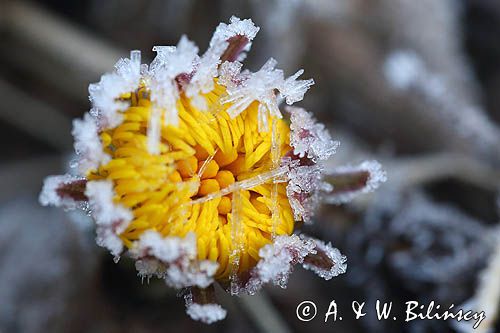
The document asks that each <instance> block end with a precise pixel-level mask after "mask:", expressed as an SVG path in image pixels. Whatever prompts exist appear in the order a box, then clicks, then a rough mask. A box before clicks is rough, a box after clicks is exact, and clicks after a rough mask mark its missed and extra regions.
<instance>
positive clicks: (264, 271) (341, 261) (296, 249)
mask: <svg viewBox="0 0 500 333" xmlns="http://www.w3.org/2000/svg"><path fill="white" fill-rule="evenodd" d="M318 252H321V257H322V258H321V259H322V260H321V259H317V256H315V255H317V254H318ZM259 256H260V258H261V259H260V260H259V262H258V263H257V266H255V267H254V268H253V269H252V271H251V272H250V279H249V280H248V281H247V282H246V284H245V286H244V287H243V289H242V291H244V292H246V293H248V294H251V295H253V294H255V293H256V292H257V291H258V290H259V289H260V288H262V286H263V285H264V284H266V283H273V284H275V285H277V286H280V287H281V288H286V285H287V282H288V278H289V276H290V274H291V273H292V270H293V267H294V266H295V265H297V264H302V266H303V267H304V268H305V269H308V270H311V271H313V272H314V273H316V274H317V275H319V276H320V277H322V278H324V279H325V280H329V279H331V278H332V277H335V276H338V275H339V274H343V273H345V272H346V269H347V265H346V264H345V262H346V257H345V256H343V255H341V254H340V252H339V250H338V249H336V248H333V247H332V246H331V245H330V244H324V243H323V242H321V241H319V240H317V239H314V238H310V237H305V236H303V235H301V236H297V235H291V236H287V235H281V236H278V237H276V238H275V239H274V242H273V243H272V244H268V245H266V246H264V247H262V248H261V249H260V250H259ZM310 256H315V257H314V258H315V259H313V260H308V258H309V257H310ZM320 261H321V262H320Z"/></svg>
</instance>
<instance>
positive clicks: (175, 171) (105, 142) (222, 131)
mask: <svg viewBox="0 0 500 333" xmlns="http://www.w3.org/2000/svg"><path fill="white" fill-rule="evenodd" d="M258 30H259V28H257V27H256V26H255V25H254V24H253V23H252V21H251V20H240V19H238V18H235V17H233V18H231V22H230V24H224V23H221V24H220V25H219V26H218V27H217V30H216V31H215V33H214V36H213V38H212V40H211V41H210V45H209V48H208V50H207V51H206V52H205V53H204V54H203V55H202V56H198V48H197V47H196V46H195V45H194V43H192V42H191V41H189V40H188V39H187V38H186V37H184V36H183V37H182V38H181V39H180V41H179V43H178V44H177V46H176V47H171V46H157V47H154V48H153V50H154V51H156V52H157V56H156V57H155V59H154V60H153V61H152V62H151V64H149V65H146V64H141V56H140V52H139V51H132V52H131V55H130V58H125V59H121V60H120V61H118V63H117V64H116V65H115V71H114V72H112V73H108V74H105V75H103V76H102V77H101V80H100V82H99V83H96V84H91V85H90V86H89V93H90V100H91V102H92V109H91V110H90V112H89V113H86V114H85V115H84V117H83V119H82V120H75V121H74V128H73V136H74V138H75V144H74V146H75V151H76V153H77V155H78V160H77V166H78V172H79V176H70V175H64V176H51V177H47V179H46V180H45V183H44V188H43V190H42V193H41V194H40V202H41V203H42V204H43V205H55V206H62V207H64V208H67V209H74V208H83V209H85V210H86V211H87V212H88V213H90V215H91V216H92V217H93V219H94V220H95V223H96V233H97V239H96V241H97V243H98V244H99V245H100V246H103V247H105V248H107V249H108V250H109V251H110V252H111V253H112V254H113V255H114V256H115V257H116V258H119V257H120V256H121V255H122V254H124V253H126V254H128V255H129V256H130V257H132V258H133V259H134V260H135V261H136V269H137V270H138V272H139V275H141V276H142V277H146V278H150V277H152V276H157V277H159V278H162V279H164V280H165V282H166V283H167V284H168V285H170V286H172V287H175V288H189V291H188V292H187V293H186V294H185V299H186V306H187V313H188V314H189V315H190V316H191V317H192V318H193V319H196V320H201V321H204V322H206V323H211V322H213V321H216V320H220V319H223V318H224V317H225V315H226V312H225V310H224V309H222V308H221V307H220V306H219V305H217V304H215V303H214V300H213V296H214V293H213V283H214V282H218V283H220V284H221V285H222V286H223V287H224V288H226V290H228V291H230V292H231V293H232V294H236V293H240V292H246V293H250V294H253V293H255V292H256V291H257V290H259V288H260V287H261V286H262V285H263V284H265V283H269V282H272V283H274V284H277V285H279V286H281V287H285V286H286V282H287V279H288V275H289V274H290V272H291V271H292V268H293V266H294V265H295V264H299V263H300V264H302V265H303V267H304V268H306V269H308V270H311V271H313V272H315V273H317V274H318V275H319V276H321V277H323V278H325V279H331V278H332V277H335V276H337V275H339V274H342V273H344V272H345V270H346V265H345V260H346V259H345V257H344V256H342V255H341V254H340V252H339V251H338V250H337V249H335V248H333V247H332V246H331V245H330V244H325V243H323V242H321V241H319V240H316V239H312V238H309V237H307V236H304V235H300V236H298V235H296V234H294V232H295V231H296V225H297V223H302V222H305V223H309V222H310V221H311V217H312V214H313V212H314V209H315V207H316V206H317V204H318V203H319V202H320V201H321V200H322V199H323V194H324V193H327V192H330V195H329V197H328V198H327V200H328V201H330V202H332V203H339V202H345V201H347V200H349V199H351V198H352V196H353V194H354V193H358V192H367V191H371V190H373V189H375V188H376V187H377V186H378V183H379V182H380V181H383V180H385V174H384V173H383V172H382V171H381V169H380V165H379V164H378V163H376V162H365V163H363V164H361V165H360V166H358V167H344V168H340V169H335V170H329V171H328V172H325V168H324V166H323V164H322V161H324V160H326V159H328V158H329V157H330V155H332V154H333V153H334V152H335V149H336V148H337V146H338V142H336V141H333V140H332V139H331V137H330V135H329V133H328V131H327V130H326V129H325V128H324V126H323V125H322V124H319V123H317V122H316V121H315V120H314V118H313V117H312V116H311V115H310V114H309V113H308V112H306V111H305V110H303V109H300V108H291V107H288V108H287V113H288V114H289V115H290V117H289V119H288V120H285V119H283V116H282V114H281V111H280V109H279V103H280V101H281V100H282V99H283V100H285V101H286V103H287V104H289V105H291V104H293V103H295V102H297V101H300V100H302V98H303V96H304V94H305V92H306V91H307V90H308V89H309V87H310V86H311V85H312V84H313V83H314V82H313V80H312V79H309V80H297V79H298V77H299V76H300V75H301V74H302V72H303V71H302V70H299V71H298V72H297V73H295V74H294V75H292V76H290V77H288V78H285V77H284V73H283V71H281V70H279V69H276V68H275V66H276V61H275V60H274V59H270V60H268V61H267V62H266V63H265V64H264V65H263V66H262V68H261V69H260V70H258V71H257V72H255V73H252V72H250V71H247V70H244V71H242V70H241V69H242V64H241V63H240V62H239V61H238V59H241V55H242V52H244V51H248V50H249V47H250V45H251V41H252V39H253V38H254V37H255V35H256V33H257V32H258ZM325 174H327V176H328V182H325V181H324V179H325V177H324V175H325ZM332 184H333V187H332Z"/></svg>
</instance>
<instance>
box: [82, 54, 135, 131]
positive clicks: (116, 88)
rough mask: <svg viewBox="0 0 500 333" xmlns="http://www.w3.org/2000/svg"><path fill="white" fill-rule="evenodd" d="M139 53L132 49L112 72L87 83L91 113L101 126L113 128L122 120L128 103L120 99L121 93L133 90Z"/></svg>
mask: <svg viewBox="0 0 500 333" xmlns="http://www.w3.org/2000/svg"><path fill="white" fill-rule="evenodd" d="M140 68H141V53H140V51H137V50H134V51H131V52H130V59H129V58H122V59H120V60H119V61H118V62H117V63H116V64H115V71H114V72H113V73H108V74H104V75H103V76H102V77H101V80H100V81H99V82H98V83H94V84H91V85H89V98H90V101H91V102H92V107H93V111H92V113H93V114H94V115H95V116H97V118H98V119H99V126H100V127H101V128H113V127H116V126H117V125H119V124H120V123H121V122H122V115H121V114H120V113H119V111H123V110H124V109H125V108H126V107H127V106H128V104H127V103H125V102H123V101H120V100H119V98H120V96H121V95H123V94H126V93H129V92H131V91H135V90H136V89H137V87H138V85H139V81H140V78H141V70H140Z"/></svg>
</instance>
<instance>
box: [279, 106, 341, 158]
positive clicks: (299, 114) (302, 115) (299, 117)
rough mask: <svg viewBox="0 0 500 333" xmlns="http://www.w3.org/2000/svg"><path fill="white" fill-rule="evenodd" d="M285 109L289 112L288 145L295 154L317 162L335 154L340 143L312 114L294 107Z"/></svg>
mask: <svg viewBox="0 0 500 333" xmlns="http://www.w3.org/2000/svg"><path fill="white" fill-rule="evenodd" d="M286 110H287V111H288V112H289V113H290V130H291V132H290V145H291V146H292V147H293V152H294V154H295V155H297V156H299V157H300V158H302V157H307V158H308V159H310V160H312V161H313V162H317V161H318V160H326V159H328V158H329V157H330V156H331V155H332V154H335V151H336V150H337V148H338V146H339V145H340V143H339V142H338V141H333V140H332V138H331V137H330V133H328V130H327V129H326V128H325V126H324V125H323V124H321V123H318V122H316V120H315V119H314V117H313V116H312V114H310V113H309V112H307V111H306V110H304V109H302V108H296V107H287V109H286Z"/></svg>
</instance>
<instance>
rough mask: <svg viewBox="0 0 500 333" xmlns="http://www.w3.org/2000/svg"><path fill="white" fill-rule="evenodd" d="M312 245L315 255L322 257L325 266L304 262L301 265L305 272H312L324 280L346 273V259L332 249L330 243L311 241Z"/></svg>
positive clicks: (336, 250) (335, 249)
mask: <svg viewBox="0 0 500 333" xmlns="http://www.w3.org/2000/svg"><path fill="white" fill-rule="evenodd" d="M313 241H314V244H315V245H316V248H315V250H316V254H319V255H320V258H321V257H322V256H324V257H323V259H325V260H326V264H327V265H326V266H321V265H318V264H317V263H314V264H313V263H311V262H307V261H305V262H304V263H303V264H302V267H304V268H305V269H307V270H310V271H313V272H314V273H316V274H317V275H318V276H319V277H321V278H323V279H325V280H331V279H332V278H334V277H336V276H339V275H340V274H344V273H345V272H346V271H347V264H346V261H347V257H346V256H344V255H342V254H341V253H340V251H339V250H338V249H337V248H335V247H333V246H332V244H331V243H328V244H326V243H324V242H322V241H320V240H318V239H313Z"/></svg>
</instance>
